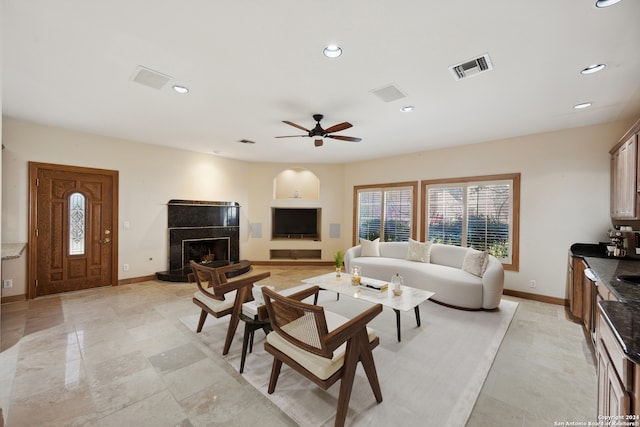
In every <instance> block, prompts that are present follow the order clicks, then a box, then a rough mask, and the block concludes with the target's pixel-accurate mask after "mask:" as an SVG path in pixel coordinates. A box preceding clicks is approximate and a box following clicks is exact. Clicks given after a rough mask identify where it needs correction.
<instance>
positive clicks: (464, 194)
mask: <svg viewBox="0 0 640 427" xmlns="http://www.w3.org/2000/svg"><path fill="white" fill-rule="evenodd" d="M422 200H423V206H422V213H423V215H422V218H423V224H422V239H423V240H432V241H434V242H437V243H444V244H448V245H456V246H466V247H471V248H475V249H478V250H483V251H484V250H486V251H488V252H489V253H490V254H491V255H493V256H495V257H496V258H498V259H499V260H500V261H502V263H503V264H504V267H505V269H507V270H516V271H517V270H518V259H519V249H518V246H519V244H518V242H519V235H518V233H519V218H520V212H519V210H520V174H510V175H493V176H481V177H470V178H456V179H448V180H432V181H423V182H422Z"/></svg>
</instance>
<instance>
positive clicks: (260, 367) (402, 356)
mask: <svg viewBox="0 0 640 427" xmlns="http://www.w3.org/2000/svg"><path fill="white" fill-rule="evenodd" d="M319 304H321V305H323V306H325V308H326V309H327V310H331V311H334V312H336V313H339V314H342V315H345V316H347V317H352V316H353V315H354V314H357V313H359V312H361V311H363V310H365V309H367V308H368V307H370V304H369V303H367V302H364V301H361V300H357V299H353V298H349V297H346V296H342V297H341V298H340V300H338V301H337V300H336V298H335V294H331V293H329V292H325V291H323V292H321V294H320V299H319ZM517 307H518V304H517V303H516V302H513V301H507V300H503V301H502V302H501V303H500V306H499V307H498V308H497V309H495V310H491V311H463V310H456V309H452V308H448V307H444V306H441V305H438V304H435V303H433V302H430V301H426V302H424V303H422V304H421V305H420V314H421V316H420V317H421V320H422V322H421V323H422V326H420V327H417V326H416V321H415V316H414V313H413V311H411V312H407V313H401V323H402V341H401V342H398V341H397V338H396V321H395V314H394V312H393V310H391V309H387V308H385V309H384V310H383V312H382V313H381V314H380V315H378V316H377V317H376V318H375V319H374V320H373V321H372V322H371V323H370V326H371V327H373V328H374V329H375V330H376V331H377V333H378V336H379V337H380V345H379V346H378V347H377V348H376V349H374V351H373V356H374V359H375V363H376V369H377V371H378V376H379V379H380V386H381V388H382V396H383V401H382V403H380V404H377V403H376V400H375V398H374V396H373V392H372V391H371V388H370V386H369V382H368V381H367V378H366V376H365V373H364V370H363V369H362V366H361V365H359V366H358V371H357V375H356V379H355V382H354V386H353V392H352V394H351V400H350V402H349V413H348V415H347V421H346V424H347V425H353V426H371V425H420V426H439V427H441V426H452V427H460V426H464V425H465V423H466V421H467V419H468V418H469V415H470V414H471V411H472V410H473V406H474V405H475V402H476V399H477V398H478V394H479V393H480V390H481V389H482V385H483V383H484V381H485V379H486V377H487V374H488V372H489V369H490V368H491V365H492V363H493V360H494V358H495V355H496V353H497V351H498V348H499V347H500V343H501V342H502V339H503V337H504V335H505V333H506V332H507V329H508V328H509V324H510V323H511V320H512V319H513V316H514V314H515V312H516V309H517ZM181 320H182V322H183V323H184V324H185V325H186V326H188V327H189V328H190V329H191V330H192V331H195V325H196V323H197V320H198V316H197V314H194V315H193V316H188V317H185V318H182V319H181ZM227 324H228V319H226V318H223V319H213V318H211V316H209V318H208V319H207V323H206V324H205V327H204V329H203V330H202V332H201V333H200V334H198V336H199V337H200V339H202V340H203V341H204V342H205V343H206V344H207V345H208V346H210V347H211V348H212V350H214V351H215V352H216V353H219V354H220V353H221V352H222V347H223V343H224V337H225V333H226V327H227ZM243 328H244V324H243V323H242V322H241V323H240V325H239V327H238V332H236V338H235V340H234V342H233V344H232V346H231V351H230V352H229V354H228V355H227V356H225V358H226V360H227V362H228V363H229V364H231V365H232V366H233V367H234V368H235V369H239V366H240V356H241V349H242V331H243ZM263 343H264V333H262V331H257V332H256V334H255V341H254V347H253V353H251V354H248V355H247V360H246V363H245V369H244V373H243V377H244V378H245V379H246V380H247V381H248V382H249V383H250V384H252V385H253V386H254V387H255V388H256V389H258V390H259V391H260V392H262V393H263V394H264V395H265V396H267V397H268V398H269V399H270V400H271V401H272V402H273V403H274V404H275V405H277V406H278V407H279V408H280V409H282V410H283V411H284V412H285V413H286V414H287V415H289V416H290V417H291V418H292V419H293V420H294V421H295V422H297V423H298V424H299V425H301V426H309V427H318V426H332V425H333V423H334V418H335V411H336V406H337V398H338V392H339V389H340V384H339V383H336V384H334V385H333V386H332V387H331V388H330V389H329V390H326V391H325V390H322V389H320V388H318V387H317V386H315V385H314V384H313V383H311V382H310V381H308V380H306V379H305V378H304V377H302V376H300V375H299V374H297V373H296V372H295V371H293V370H292V369H290V368H288V367H286V366H284V365H283V368H282V371H281V373H280V378H279V380H278V384H277V386H276V390H275V392H274V393H273V394H267V386H268V383H269V374H270V371H271V363H272V361H273V358H272V356H271V355H270V354H268V353H266V352H265V351H264V347H263Z"/></svg>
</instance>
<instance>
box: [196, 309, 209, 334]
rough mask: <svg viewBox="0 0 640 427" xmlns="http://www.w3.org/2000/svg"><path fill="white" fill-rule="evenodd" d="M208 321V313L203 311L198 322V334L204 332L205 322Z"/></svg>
mask: <svg viewBox="0 0 640 427" xmlns="http://www.w3.org/2000/svg"><path fill="white" fill-rule="evenodd" d="M206 319H207V312H206V311H204V310H202V311H201V312H200V320H199V321H198V329H197V330H196V332H200V331H202V327H203V326H204V321H205V320H206Z"/></svg>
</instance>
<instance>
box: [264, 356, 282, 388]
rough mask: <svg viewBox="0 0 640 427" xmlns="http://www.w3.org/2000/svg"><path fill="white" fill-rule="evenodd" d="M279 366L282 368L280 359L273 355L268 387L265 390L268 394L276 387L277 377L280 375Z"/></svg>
mask: <svg viewBox="0 0 640 427" xmlns="http://www.w3.org/2000/svg"><path fill="white" fill-rule="evenodd" d="M280 368H282V361H281V360H279V359H277V358H275V357H274V358H273V365H272V366H271V377H270V378H269V389H268V390H267V393H269V394H272V393H273V392H274V390H275V389H276V384H277V383H278V377H279V376H280Z"/></svg>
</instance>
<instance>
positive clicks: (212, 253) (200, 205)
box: [156, 200, 250, 282]
mask: <svg viewBox="0 0 640 427" xmlns="http://www.w3.org/2000/svg"><path fill="white" fill-rule="evenodd" d="M167 222H168V229H169V270H168V271H162V272H158V273H156V277H157V278H158V280H164V281H170V282H186V281H187V275H188V274H189V273H191V267H189V262H190V261H191V260H194V261H196V262H198V263H201V264H204V265H208V266H212V267H220V266H224V265H229V264H238V270H234V271H233V272H232V273H231V274H228V276H233V275H238V274H242V273H245V272H247V271H249V268H250V264H249V262H248V261H241V260H240V205H239V204H238V203H235V202H205V201H197V200H170V201H169V203H168V215H167Z"/></svg>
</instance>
